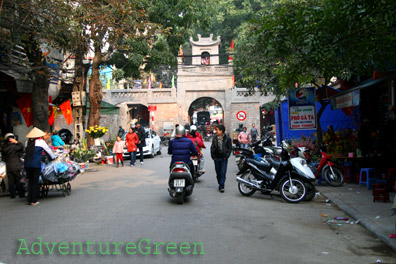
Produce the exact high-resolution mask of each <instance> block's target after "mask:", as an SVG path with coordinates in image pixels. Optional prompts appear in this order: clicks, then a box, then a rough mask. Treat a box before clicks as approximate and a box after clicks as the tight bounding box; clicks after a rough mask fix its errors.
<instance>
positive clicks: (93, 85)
mask: <svg viewBox="0 0 396 264" xmlns="http://www.w3.org/2000/svg"><path fill="white" fill-rule="evenodd" d="M101 63H102V53H101V51H100V48H99V47H96V48H95V56H94V59H93V62H92V75H91V80H90V82H89V103H90V104H91V109H90V111H89V118H88V126H87V127H88V128H89V127H92V126H95V125H98V126H99V120H100V104H101V102H102V98H103V95H102V83H101V82H100V79H99V67H100V65H101ZM87 143H88V146H92V145H93V144H94V140H93V138H92V137H90V136H89V135H87Z"/></svg>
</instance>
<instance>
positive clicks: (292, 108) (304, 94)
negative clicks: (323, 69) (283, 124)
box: [289, 87, 316, 130]
mask: <svg viewBox="0 0 396 264" xmlns="http://www.w3.org/2000/svg"><path fill="white" fill-rule="evenodd" d="M289 129H290V130H304V129H316V103H315V88H314V87H308V88H296V89H294V90H292V89H290V90H289Z"/></svg>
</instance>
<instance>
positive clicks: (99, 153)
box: [89, 146, 105, 164]
mask: <svg viewBox="0 0 396 264" xmlns="http://www.w3.org/2000/svg"><path fill="white" fill-rule="evenodd" d="M89 149H93V150H94V151H95V156H94V157H93V158H92V159H90V161H92V162H95V163H97V164H99V163H101V162H102V160H103V159H104V157H105V151H104V147H103V146H90V147H89Z"/></svg>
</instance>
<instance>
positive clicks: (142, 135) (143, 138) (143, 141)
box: [136, 123, 146, 165]
mask: <svg viewBox="0 0 396 264" xmlns="http://www.w3.org/2000/svg"><path fill="white" fill-rule="evenodd" d="M136 133H137V135H138V138H139V141H138V144H137V147H138V148H139V153H140V164H142V165H143V162H144V157H143V156H144V155H143V148H144V147H145V146H146V131H144V128H143V127H142V124H141V123H137V125H136Z"/></svg>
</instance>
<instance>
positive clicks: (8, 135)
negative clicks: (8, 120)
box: [4, 133, 15, 139]
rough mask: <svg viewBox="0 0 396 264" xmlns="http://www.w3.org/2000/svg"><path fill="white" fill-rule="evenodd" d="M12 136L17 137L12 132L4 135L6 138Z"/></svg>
mask: <svg viewBox="0 0 396 264" xmlns="http://www.w3.org/2000/svg"><path fill="white" fill-rule="evenodd" d="M10 137H12V138H15V135H14V134H12V133H7V134H5V136H4V138H5V139H8V138H10Z"/></svg>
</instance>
